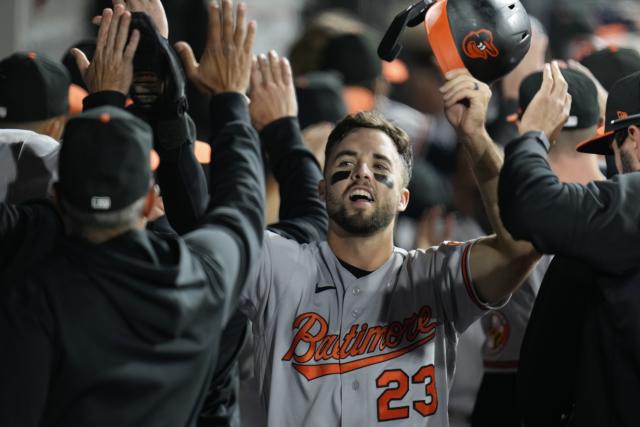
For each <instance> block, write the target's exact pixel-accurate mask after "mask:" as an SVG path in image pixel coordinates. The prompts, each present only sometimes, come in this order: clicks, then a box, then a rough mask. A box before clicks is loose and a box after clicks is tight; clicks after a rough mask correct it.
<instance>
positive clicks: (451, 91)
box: [440, 69, 491, 141]
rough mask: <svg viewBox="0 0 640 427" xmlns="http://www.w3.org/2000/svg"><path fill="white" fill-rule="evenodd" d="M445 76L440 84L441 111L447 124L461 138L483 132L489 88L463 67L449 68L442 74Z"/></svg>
mask: <svg viewBox="0 0 640 427" xmlns="http://www.w3.org/2000/svg"><path fill="white" fill-rule="evenodd" d="M445 77H446V79H447V80H448V81H447V83H445V84H444V86H442V87H441V88H440V91H441V92H442V97H443V100H444V107H445V113H446V115H447V119H448V120H449V122H450V123H451V125H452V126H453V127H454V128H455V129H456V131H457V132H458V135H459V136H460V137H461V138H462V140H463V141H468V140H471V139H473V138H474V137H475V136H476V135H478V134H480V133H484V132H486V130H485V121H486V118H487V109H488V108H489V99H491V89H489V86H488V85H486V84H485V83H482V82H481V81H479V80H477V79H475V78H474V77H473V76H472V75H471V74H470V73H469V71H467V70H466V69H458V70H453V71H451V72H449V73H447V75H446V76H445Z"/></svg>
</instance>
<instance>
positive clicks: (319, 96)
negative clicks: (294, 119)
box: [295, 71, 347, 129]
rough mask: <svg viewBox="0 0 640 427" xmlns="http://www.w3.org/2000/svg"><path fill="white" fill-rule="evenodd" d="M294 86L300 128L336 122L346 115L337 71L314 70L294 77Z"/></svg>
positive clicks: (340, 81)
mask: <svg viewBox="0 0 640 427" xmlns="http://www.w3.org/2000/svg"><path fill="white" fill-rule="evenodd" d="M295 87H296V98H298V120H299V121H300V128H301V129H304V128H306V127H308V126H311V125H313V124H316V123H320V122H331V123H337V122H339V121H340V120H342V119H343V118H344V117H345V116H346V115H347V107H346V106H345V104H344V100H343V99H342V91H343V86H342V80H341V79H340V76H339V75H338V74H337V73H335V72H330V71H314V72H311V73H308V74H305V75H303V76H300V77H298V78H296V80H295Z"/></svg>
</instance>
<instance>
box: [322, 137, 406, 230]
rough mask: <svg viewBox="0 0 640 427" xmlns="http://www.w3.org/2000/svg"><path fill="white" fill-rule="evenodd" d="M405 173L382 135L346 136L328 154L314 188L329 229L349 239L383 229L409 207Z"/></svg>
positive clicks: (391, 146) (388, 138)
mask: <svg viewBox="0 0 640 427" xmlns="http://www.w3.org/2000/svg"><path fill="white" fill-rule="evenodd" d="M406 174H407V171H406V170H405V166H404V163H403V161H402V160H401V158H400V155H399V154H398V150H397V149H396V146H395V144H394V142H393V140H392V139H391V138H390V137H389V136H388V135H387V134H385V133H384V132H382V131H380V130H377V129H369V128H360V129H356V130H353V131H351V132H350V133H348V134H347V135H346V136H345V137H344V139H342V141H341V142H339V143H338V144H337V145H336V146H335V147H334V148H333V149H332V152H331V155H330V157H329V158H328V159H327V163H326V165H325V173H324V181H322V182H321V183H320V194H321V197H322V198H323V199H324V200H325V201H326V204H327V211H328V214H329V218H330V219H331V226H337V227H339V228H340V229H341V230H342V231H343V232H346V233H348V234H352V235H354V236H370V235H372V234H374V233H376V232H378V231H380V230H382V229H386V228H387V227H389V226H390V225H391V224H392V222H393V220H394V218H395V216H396V214H397V213H398V212H400V211H404V210H405V208H406V207H407V203H408V202H409V191H408V190H407V189H406V180H407V178H406Z"/></svg>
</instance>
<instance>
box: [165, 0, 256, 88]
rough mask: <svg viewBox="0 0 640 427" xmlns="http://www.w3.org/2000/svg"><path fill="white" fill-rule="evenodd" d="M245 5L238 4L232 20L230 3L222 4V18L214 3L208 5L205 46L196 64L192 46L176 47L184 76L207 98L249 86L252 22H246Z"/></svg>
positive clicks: (228, 1)
mask: <svg viewBox="0 0 640 427" xmlns="http://www.w3.org/2000/svg"><path fill="white" fill-rule="evenodd" d="M246 10H247V7H246V4H244V3H240V5H238V8H237V13H236V20H235V25H234V20H233V5H232V3H231V0H223V1H222V16H221V14H220V7H219V6H218V4H217V3H215V2H214V3H212V4H211V5H210V6H209V31H208V35H207V45H206V47H205V50H204V53H203V54H202V57H201V58H200V62H199V63H198V62H197V61H196V59H195V56H194V55H193V50H192V49H191V46H189V44H187V43H185V42H179V43H177V44H176V50H177V51H178V53H179V54H180V56H181V58H182V62H183V64H184V68H185V72H186V74H187V77H189V79H190V80H191V81H192V82H193V83H194V84H195V85H196V87H197V88H198V90H200V91H201V92H202V93H204V94H206V95H213V94H217V93H223V92H238V93H241V94H245V93H246V91H247V89H248V87H249V79H250V75H251V62H252V56H253V55H252V53H251V49H252V48H253V40H254V38H255V34H256V23H255V21H251V22H249V24H248V25H247V24H246V23H245V15H246Z"/></svg>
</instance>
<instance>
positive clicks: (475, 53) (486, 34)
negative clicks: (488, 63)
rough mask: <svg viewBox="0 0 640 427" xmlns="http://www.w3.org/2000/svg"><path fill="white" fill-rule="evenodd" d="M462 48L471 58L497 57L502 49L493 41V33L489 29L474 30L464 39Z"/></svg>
mask: <svg viewBox="0 0 640 427" xmlns="http://www.w3.org/2000/svg"><path fill="white" fill-rule="evenodd" d="M462 50H463V51H464V54H465V55H467V56H468V57H469V58H474V59H485V60H486V59H488V58H489V57H494V58H495V57H497V56H498V55H500V51H499V50H498V48H497V47H496V45H495V43H494V42H493V34H492V33H491V31H489V30H485V29H482V30H479V31H472V32H470V33H469V34H467V35H466V37H465V38H464V40H463V41H462Z"/></svg>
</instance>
